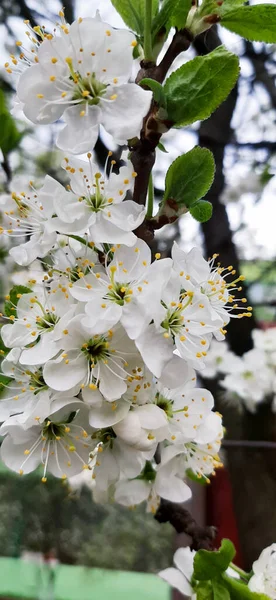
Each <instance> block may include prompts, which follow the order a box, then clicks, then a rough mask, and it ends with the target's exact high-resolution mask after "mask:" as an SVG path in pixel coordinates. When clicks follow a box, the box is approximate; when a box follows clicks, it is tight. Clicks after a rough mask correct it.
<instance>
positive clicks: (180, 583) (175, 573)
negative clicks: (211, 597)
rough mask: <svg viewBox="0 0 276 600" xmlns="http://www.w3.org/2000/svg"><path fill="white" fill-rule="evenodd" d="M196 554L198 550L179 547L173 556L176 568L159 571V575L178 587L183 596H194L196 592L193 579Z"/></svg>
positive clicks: (174, 586)
mask: <svg viewBox="0 0 276 600" xmlns="http://www.w3.org/2000/svg"><path fill="white" fill-rule="evenodd" d="M195 554H196V552H195V551H194V550H191V549H190V548H178V550H177V551H176V552H175V554H174V557H173V562H174V564H175V566H176V568H174V567H170V568H169V569H164V570H163V571H160V572H159V573H158V575H159V577H161V578H162V579H164V580H165V581H167V582H168V583H169V584H170V585H171V586H172V587H173V588H176V589H177V590H178V591H179V592H180V593H181V594H183V596H189V597H192V595H193V593H194V592H193V588H192V585H191V580H192V575H193V571H194V557H195Z"/></svg>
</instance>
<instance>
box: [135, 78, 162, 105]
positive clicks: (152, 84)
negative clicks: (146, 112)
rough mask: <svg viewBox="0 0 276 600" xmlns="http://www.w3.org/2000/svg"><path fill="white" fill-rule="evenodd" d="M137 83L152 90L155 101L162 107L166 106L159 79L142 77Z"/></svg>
mask: <svg viewBox="0 0 276 600" xmlns="http://www.w3.org/2000/svg"><path fill="white" fill-rule="evenodd" d="M139 85H142V86H144V85H146V86H147V87H148V88H150V90H151V91H152V92H153V97H154V100H155V102H157V104H159V105H160V106H162V107H163V108H166V96H165V93H164V88H163V86H162V85H161V83H159V81H155V80H154V79H150V78H149V77H145V78H144V79H141V81H140V82H139Z"/></svg>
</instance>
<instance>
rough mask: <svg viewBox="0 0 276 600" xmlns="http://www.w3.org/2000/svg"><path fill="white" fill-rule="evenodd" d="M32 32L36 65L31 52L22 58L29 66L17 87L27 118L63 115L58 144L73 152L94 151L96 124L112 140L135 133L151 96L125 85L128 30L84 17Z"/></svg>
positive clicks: (129, 45) (128, 61)
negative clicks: (51, 31)
mask: <svg viewBox="0 0 276 600" xmlns="http://www.w3.org/2000/svg"><path fill="white" fill-rule="evenodd" d="M36 33H38V36H39V37H41V43H40V42H39V40H38V39H37V43H36V44H35V46H34V48H33V50H34V53H35V64H33V62H30V61H29V55H30V56H32V54H33V53H32V52H29V53H28V55H27V56H24V60H23V63H25V65H28V63H29V66H28V68H26V69H25V70H24V72H23V73H22V74H21V75H20V78H19V81H18V86H17V95H18V98H19V100H20V102H21V103H22V108H23V111H24V113H25V115H26V117H27V118H28V119H30V121H32V122H33V123H38V124H40V123H44V124H49V123H54V122H55V121H57V120H58V119H60V118H61V117H63V120H64V121H65V123H66V125H65V127H64V129H62V131H61V132H60V133H59V135H58V139H57V146H58V147H59V148H61V149H63V150H65V151H70V152H71V153H73V154H82V153H83V152H87V151H89V150H92V149H93V147H94V145H95V143H96V141H97V137H98V131H99V125H100V124H102V125H103V126H104V127H105V129H106V130H107V131H108V133H110V134H111V135H112V136H113V137H114V139H115V141H116V142H117V143H124V142H125V141H126V140H127V139H130V138H133V137H135V136H137V135H139V132H140V129H141V126H142V120H143V117H144V116H145V115H146V113H147V112H148V109H149V107H150V103H151V99H152V94H151V92H148V91H145V90H143V89H142V88H141V87H140V86H139V85H136V84H135V83H128V81H129V79H130V76H131V71H132V63H133V58H132V52H133V48H134V47H135V45H136V41H135V38H134V35H133V34H132V33H131V32H129V31H127V30H117V29H114V28H113V27H110V26H109V25H108V24H107V23H104V22H102V21H101V20H100V18H89V17H87V18H84V19H81V18H79V19H78V20H77V21H74V22H73V23H72V25H70V26H69V25H67V24H66V23H65V22H64V23H63V24H62V25H61V26H60V27H59V31H57V32H55V34H54V35H52V34H47V35H44V33H43V30H42V29H41V28H40V30H36ZM31 37H32V40H33V39H34V37H35V34H34V32H33V31H32V33H31ZM12 62H13V61H12ZM11 66H12V65H11ZM7 70H8V72H10V71H11V68H10V65H9V63H7Z"/></svg>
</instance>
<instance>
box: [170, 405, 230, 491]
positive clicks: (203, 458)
mask: <svg viewBox="0 0 276 600" xmlns="http://www.w3.org/2000/svg"><path fill="white" fill-rule="evenodd" d="M222 438H223V429H222V425H221V417H220V416H219V415H218V414H216V413H213V412H211V413H210V414H209V415H208V416H207V417H206V419H205V422H204V423H203V424H202V426H201V427H200V430H199V431H198V438H197V439H198V441H197V442H195V441H187V442H186V443H179V444H177V443H176V444H174V445H170V446H163V447H162V449H161V463H160V467H163V466H164V467H165V466H167V468H168V469H170V468H171V469H173V470H174V472H175V473H177V474H178V475H179V476H182V477H183V473H185V472H186V471H187V470H189V469H190V470H191V471H193V473H194V474H195V475H196V476H197V477H198V479H201V478H204V479H205V480H206V481H207V482H209V479H208V476H209V475H212V474H214V472H215V469H217V468H220V467H221V466H222V463H221V461H220V458H219V456H218V452H219V449H220V446H221V440H222Z"/></svg>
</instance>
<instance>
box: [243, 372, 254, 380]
mask: <svg viewBox="0 0 276 600" xmlns="http://www.w3.org/2000/svg"><path fill="white" fill-rule="evenodd" d="M242 375H243V378H244V379H252V377H254V373H253V372H252V371H244V373H243V374H242Z"/></svg>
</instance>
